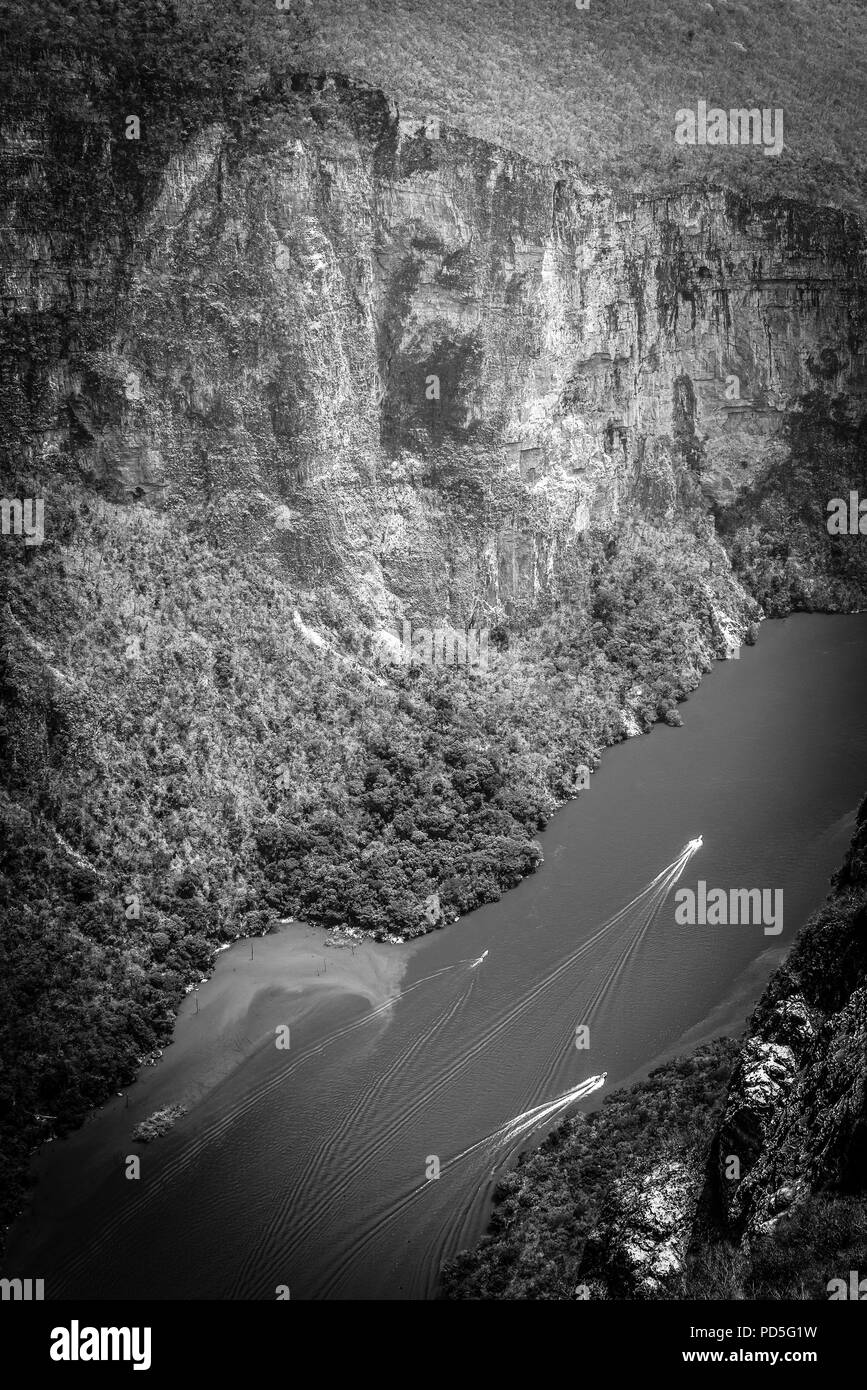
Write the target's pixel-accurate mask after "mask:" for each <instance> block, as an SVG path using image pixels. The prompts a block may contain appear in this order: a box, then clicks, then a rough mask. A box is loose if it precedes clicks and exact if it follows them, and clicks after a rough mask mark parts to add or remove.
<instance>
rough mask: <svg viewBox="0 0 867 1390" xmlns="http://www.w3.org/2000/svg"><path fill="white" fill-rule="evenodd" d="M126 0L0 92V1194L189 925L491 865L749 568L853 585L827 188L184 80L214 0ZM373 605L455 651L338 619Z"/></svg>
mask: <svg viewBox="0 0 867 1390" xmlns="http://www.w3.org/2000/svg"><path fill="white" fill-rule="evenodd" d="M146 19H147V17H146ZM161 22H162V21H161V20H159V18H158V19H157V20H155V21H154V25H155V26H156V27H155V28H154V26H151V27H150V28H149V27H148V25H149V24H150V21H149V19H147V23H146V24H145V30H143V37H142V43H143V44H145V41H147V44H150V45H151V46H150V48H147V46H146V45H145V48H146V53H148V54H150V55H151V56H150V57H149V58H148V63H149V64H150V67H149V68H148V72H149V76H148V77H147V80H144V79H143V78H142V77H141V74H140V73H139V72H138V71H137V68H136V63H137V61H138V57H137V54H136V53H133V52H132V51H131V50H128V49H127V48H124V47H123V46H121V47H120V48H118V51H117V52H116V53H114V54H113V56H112V63H111V65H108V64H106V63H104V62H102V63H101V60H100V59H99V58H98V57H93V55H91V56H90V57H89V58H86V59H84V58H81V57H80V55H79V56H78V57H76V56H75V55H72V56H70V51H69V50H68V46H67V45H66V44H65V41H64V42H61V41H59V40H58V45H59V46H58V47H57V49H56V51H55V50H54V49H51V50H50V51H49V50H45V51H43V47H41V46H40V45H43V42H44V43H48V38H47V37H46V38H44V41H43V39H39V38H37V39H36V40H34V42H33V45H32V46H31V47H32V52H31V53H30V55H29V56H30V58H31V59H33V58H34V55H35V59H36V60H38V62H37V66H36V69H35V72H36V75H35V76H31V75H30V74H29V73H28V71H27V68H26V66H23V65H22V64H19V65H18V66H16V65H15V63H14V61H13V62H12V63H11V64H10V67H9V71H8V72H7V74H6V76H7V79H8V80H7V81H6V82H5V85H4V93H3V98H2V122H3V123H2V149H0V167H2V175H3V178H2V193H0V197H2V202H3V215H2V219H0V276H2V298H0V303H2V318H0V422H2V423H0V465H2V469H3V481H2V487H3V492H4V496H5V497H6V498H7V499H11V498H15V497H17V498H20V499H22V500H24V499H27V498H35V497H38V498H43V499H44V502H45V537H44V541H43V543H42V544H39V545H33V546H29V545H25V543H24V539H23V538H22V537H20V536H18V535H16V534H14V528H13V534H10V535H4V537H3V539H2V564H3V585H4V595H3V597H4V604H3V607H2V610H0V612H2V627H3V631H2V637H3V646H2V670H0V680H2V688H3V694H4V704H5V706H6V712H5V716H4V725H3V763H2V765H3V790H2V801H0V812H2V818H3V829H4V836H5V839H6V843H7V845H8V854H7V859H6V861H5V864H4V875H5V883H4V888H5V890H6V893H7V900H8V901H14V902H15V903H16V904H17V909H18V910H17V914H16V918H15V921H14V924H13V929H12V930H10V932H9V933H8V934H7V936H6V938H5V939H4V941H3V943H2V952H3V955H2V960H0V980H2V988H3V990H4V992H5V996H6V997H5V1000H4V1006H3V1007H2V1008H0V1017H2V1024H0V1027H2V1028H3V1029H5V1030H6V1036H5V1039H4V1038H2V1037H0V1050H2V1053H3V1056H4V1058H6V1057H9V1058H12V1059H13V1063H12V1065H11V1067H10V1068H8V1069H7V1070H6V1071H5V1072H4V1073H3V1074H2V1077H0V1091H2V1095H0V1102H2V1110H0V1113H2V1117H3V1123H4V1126H5V1130H6V1135H7V1142H6V1146H5V1147H6V1151H7V1153H8V1155H9V1159H8V1169H7V1172H6V1178H7V1179H8V1183H7V1186H9V1187H10V1189H11V1191H12V1196H11V1197H10V1198H9V1200H8V1202H7V1203H6V1205H5V1208H4V1210H5V1211H6V1212H7V1213H9V1212H11V1211H12V1210H13V1209H14V1207H15V1205H16V1203H17V1201H18V1199H19V1195H20V1190H19V1183H20V1176H21V1171H22V1169H23V1165H24V1162H25V1159H26V1154H27V1152H28V1151H29V1149H30V1148H31V1147H32V1146H33V1145H34V1144H36V1143H37V1142H39V1141H41V1140H42V1139H44V1138H45V1137H48V1134H49V1132H51V1130H52V1126H54V1127H55V1128H56V1130H57V1132H62V1130H63V1129H64V1128H66V1127H68V1126H69V1125H70V1124H74V1123H77V1122H79V1121H80V1120H81V1119H82V1117H83V1116H84V1115H85V1114H86V1113H87V1110H88V1108H89V1107H90V1106H92V1105H94V1104H96V1103H98V1102H100V1101H101V1100H102V1099H104V1098H105V1096H106V1095H107V1094H109V1093H110V1091H111V1090H112V1089H114V1088H116V1086H117V1085H118V1083H119V1082H122V1081H126V1080H129V1079H130V1077H131V1076H132V1075H133V1074H134V1072H135V1069H136V1067H137V1066H138V1065H140V1064H141V1062H142V1061H143V1060H144V1059H146V1058H148V1057H152V1056H154V1055H155V1054H156V1053H157V1052H158V1049H159V1046H160V1045H161V1044H163V1043H164V1042H165V1040H166V1038H167V1036H168V1035H169V1033H170V1029H171V1022H172V1018H173V1010H174V1009H175V1008H176V1007H177V1004H178V1002H179V1000H180V999H181V998H182V997H183V991H184V988H185V986H186V985H187V984H188V983H189V982H190V981H191V980H193V979H198V978H201V975H202V972H204V971H206V970H207V969H208V968H209V963H210V961H211V960H212V958H213V951H214V949H215V948H216V946H217V945H218V944H224V943H225V941H226V940H230V939H233V938H234V937H236V936H238V935H239V934H243V933H249V932H252V931H266V930H268V929H269V927H270V926H271V925H272V924H273V923H274V922H275V921H276V920H278V919H280V918H283V917H290V916H291V917H301V918H306V919H307V920H311V921H316V922H320V923H322V924H325V925H327V926H334V927H342V926H349V927H351V928H353V929H354V930H357V931H361V932H364V933H367V934H371V935H375V936H377V937H378V938H379V939H384V938H385V937H386V936H392V937H394V936H398V937H400V938H403V937H405V936H410V935H414V934H417V933H418V932H421V931H426V930H429V929H431V928H432V927H436V926H439V925H441V924H442V923H443V922H445V921H447V920H448V921H454V920H456V919H457V918H458V917H459V916H460V915H461V914H462V913H464V912H466V911H468V910H469V909H471V908H472V907H474V906H477V905H478V904H479V903H480V902H484V901H491V900H493V899H495V898H496V897H497V896H498V895H499V893H500V892H501V891H502V890H503V889H504V888H507V887H510V886H513V885H514V884H515V883H517V882H518V881H519V879H520V878H521V877H522V876H523V875H524V874H526V873H529V872H532V871H533V869H534V868H535V867H536V865H537V864H538V862H539V858H540V851H539V848H538V845H536V844H535V841H534V836H535V834H536V832H537V831H538V829H539V828H541V827H542V826H543V825H544V824H545V822H546V819H547V817H548V816H549V815H550V814H551V811H552V810H553V808H554V807H555V806H556V805H557V804H558V802H561V801H562V800H564V799H565V798H566V797H568V796H571V795H574V794H575V793H576V791H577V790H578V789H579V788H581V787H586V786H587V778H588V776H589V771H590V770H592V768H593V767H595V765H596V761H597V760H598V757H599V755H600V753H601V751H602V749H603V748H604V747H605V746H607V745H608V744H610V743H611V742H613V741H615V740H617V739H619V738H623V737H626V736H628V735H631V734H638V733H641V732H642V731H644V730H646V729H648V728H650V727H651V725H652V724H653V722H654V721H655V720H657V719H667V720H668V721H669V722H670V723H675V724H676V723H677V722H678V720H679V716H678V714H677V709H676V706H677V703H678V702H679V701H681V700H683V699H684V698H685V697H686V695H687V694H688V692H689V691H690V690H691V689H694V688H695V686H696V684H697V683H698V681H699V680H700V677H701V674H702V673H703V672H704V671H707V670H708V669H709V668H710V664H711V662H712V661H713V659H715V658H722V657H724V656H726V655H727V654H730V653H731V649H732V647H733V646H736V645H737V643H739V642H740V641H743V640H748V641H749V640H753V638H754V635H755V628H756V624H757V622H758V620H759V619H760V617H761V609H760V606H759V605H760V603H763V604H765V607H766V609H767V611H786V609H787V608H790V607H792V606H798V605H800V606H815V607H821V606H828V607H837V608H841V607H842V608H846V607H855V606H859V605H860V604H861V603H862V602H863V600H864V593H865V588H867V586H865V575H864V571H863V565H862V564H861V562H859V561H857V560H856V559H855V558H854V556H855V550H854V546H855V544H856V540H857V538H854V537H839V538H836V539H834V540H832V539H831V538H829V537H828V535H827V531H826V529H825V509H826V503H827V500H828V498H829V497H831V496H835V495H840V496H846V495H848V490H849V488H850V487H855V486H857V485H858V480H859V477H860V474H859V472H858V469H859V467H861V468H862V471H863V460H862V462H861V464H859V463H858V458H859V454H858V450H859V449H860V447H861V444H862V443H863V430H862V429H861V425H860V422H861V420H862V417H863V415H864V395H865V388H867V375H865V353H867V346H865V344H867V335H865V291H864V285H865V281H864V276H863V268H864V245H865V243H864V237H863V229H862V227H861V226H860V224H859V223H858V222H857V221H856V219H855V218H854V217H853V216H852V215H850V214H843V213H839V212H835V211H834V210H832V209H815V208H810V207H808V206H806V205H803V204H796V203H783V202H779V201H775V202H768V203H759V202H750V201H749V200H748V199H747V198H746V197H745V196H738V197H736V196H734V195H732V194H729V193H726V192H725V191H724V190H722V189H718V188H714V189H711V188H702V187H699V186H696V187H695V188H694V189H690V190H687V191H684V192H683V193H682V194H681V195H679V196H678V197H672V198H668V199H659V200H656V201H653V200H650V199H647V198H641V197H639V196H634V197H614V196H612V195H611V194H610V193H608V192H606V191H605V190H604V189H597V188H593V187H590V186H588V185H587V184H586V183H581V182H580V181H579V180H578V178H577V177H576V176H575V174H574V172H573V171H570V169H569V168H568V167H566V166H553V165H536V164H532V163H529V162H527V161H526V160H525V159H523V158H521V157H519V156H517V155H516V154H514V153H512V152H510V151H508V150H504V149H501V148H497V147H495V146H493V145H490V144H486V143H484V142H482V141H479V140H475V139H472V138H470V137H468V136H466V135H463V134H461V133H459V132H457V131H455V130H452V129H450V128H449V127H448V125H447V124H446V123H437V122H435V121H430V120H428V119H426V118H425V116H424V114H421V115H420V114H419V113H417V112H408V111H401V110H398V108H397V106H396V105H395V103H394V102H392V101H390V100H389V99H388V98H387V97H386V96H384V95H382V94H381V93H379V92H377V91H375V90H373V89H371V88H367V87H364V86H360V85H353V84H351V83H349V82H348V81H346V80H345V79H343V78H341V77H339V76H318V77H311V76H304V75H296V76H294V77H292V78H291V79H287V80H285V81H284V80H283V79H278V78H275V77H274V76H273V75H272V74H271V73H269V72H268V71H264V70H263V71H262V72H252V71H246V70H245V72H244V75H243V80H242V81H241V80H240V79H239V84H240V85H239V84H238V83H236V85H235V87H233V88H232V91H231V99H228V98H227V99H226V100H223V99H222V98H219V99H218V98H217V97H216V96H215V92H216V91H218V90H219V91H221V90H222V88H221V87H220V81H221V80H222V79H221V78H220V72H222V69H219V70H218V69H217V68H215V67H214V66H213V65H214V64H215V63H218V62H219V61H222V58H223V50H224V49H225V50H226V51H227V52H229V50H230V49H231V44H230V43H228V40H227V41H226V43H224V42H223V40H224V39H225V37H226V36H225V34H221V33H216V32H215V38H214V50H213V52H209V53H208V54H207V55H203V54H201V53H199V52H198V51H197V52H196V53H194V54H193V55H192V56H190V55H186V60H185V62H184V63H181V64H180V66H179V65H178V62H177V61H176V59H177V55H176V54H175V51H174V49H173V48H172V47H171V43H173V42H175V40H174V39H172V38H171V34H173V33H174V30H171V32H170V30H169V29H167V30H166V33H165V36H161V34H160V33H159V23H161ZM145 31H146V32H145ZM101 32H102V31H100V33H101ZM163 37H164V38H165V43H166V45H167V47H166V50H165V54H164V55H163V57H162V58H160V57H159V54H160V51H161V50H160V45H161V43H162V39H163ZM236 40H237V36H236ZM98 41H99V40H97V39H95V40H94V43H97V42H98ZM94 51H95V52H96V50H94ZM214 53H216V54H217V57H216V58H215V57H214ZM46 54H47V56H46ZM230 57H231V53H230ZM206 59H207V61H206ZM228 61H229V59H228V58H227V59H226V62H228ZM209 63H210V64H211V65H212V66H211V67H209V66H208V64H209ZM40 64H41V66H39V65H40ZM215 72H216V73H217V75H216V77H214V76H213V74H214V73H215ZM235 76H236V77H237V73H236V74H235ZM233 80H234V79H233ZM173 84H174V85H173ZM133 115H134V116H135V120H136V121H137V122H138V127H136V126H135V125H132V126H131V125H130V119H131V116H133ZM130 134H131V135H134V136H137V138H127V137H128V135H130ZM792 498H794V499H795V500H794V501H792ZM793 511H794V512H796V513H797V525H798V528H799V529H798V531H797V534H795V532H794V531H793V529H792V526H791V522H792V514H793ZM721 536H722V538H723V539H721V538H720V537H721ZM723 540H724V541H725V544H723ZM730 555H731V556H733V557H734V562H735V569H733V568H732V564H731V562H730V558H729V557H730ZM757 600H758V601H757ZM403 620H408V621H411V623H412V624H413V626H414V627H422V628H425V629H436V628H438V627H441V626H444V625H451V626H454V627H456V628H460V629H463V628H465V627H468V626H474V627H476V628H478V627H488V628H489V629H490V651H491V653H492V661H491V670H490V672H488V673H486V676H487V678H486V679H484V680H477V679H475V677H474V675H473V673H472V672H468V671H466V670H462V669H457V668H455V669H451V670H443V669H439V670H430V669H427V668H426V666H425V663H424V662H421V663H420V664H418V663H417V664H416V665H415V666H414V667H413V668H412V669H411V670H410V669H408V668H407V667H406V666H404V667H394V666H389V665H388V663H387V662H383V660H382V653H383V651H384V650H385V648H384V646H383V643H384V642H385V644H386V647H387V644H388V642H389V640H391V641H392V642H393V641H394V638H395V635H396V634H397V633H398V632H399V630H400V629H399V624H400V623H401V622H402V621H403ZM61 1034H62V1036H63V1038H64V1046H63V1048H62V1049H60V1050H59V1051H55V1050H53V1049H51V1048H47V1046H46V1039H47V1038H52V1037H57V1036H60V1035H61ZM783 1046H785V1047H787V1048H792V1047H793V1046H794V1043H793V1042H792V1041H786V1042H785V1044H782V1043H781V1044H780V1047H781V1048H782V1047H783ZM780 1056H781V1057H783V1056H785V1059H787V1058H788V1054H787V1053H786V1054H783V1053H782V1052H781V1053H780ZM781 1065H782V1064H781ZM786 1065H788V1062H787V1061H786ZM783 1069H784V1070H785V1066H784V1068H783ZM780 1084H782V1082H780ZM45 1117H47V1119H46V1118H45Z"/></svg>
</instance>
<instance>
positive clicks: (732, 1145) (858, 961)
mask: <svg viewBox="0 0 867 1390" xmlns="http://www.w3.org/2000/svg"><path fill="white" fill-rule="evenodd" d="M865 928H867V802H865V803H863V804H862V806H861V809H860V811H859V814H858V822H857V828H856V833H855V838H854V840H853V843H852V847H851V849H850V851H849V854H848V856H847V858H846V861H845V863H844V865H843V868H842V869H841V870H840V872H839V873H838V874H837V876H836V878H835V881H834V892H833V893H832V896H831V898H830V899H829V901H828V903H827V904H826V906H825V907H824V908H823V909H822V910H821V911H820V912H819V913H818V914H817V915H816V916H815V917H814V918H813V919H812V921H811V922H810V923H809V925H808V926H807V927H806V928H805V930H804V931H803V932H802V934H801V936H800V937H799V938H798V941H797V943H796V945H795V946H794V948H793V950H792V952H791V954H790V956H789V958H788V960H787V961H786V963H785V965H783V966H782V967H781V968H780V970H778V971H777V973H776V974H775V975H774V976H773V978H772V979H771V981H770V983H769V985H768V988H767V990H766V992H765V994H764V996H763V997H762V999H761V1001H760V1003H759V1005H758V1008H757V1010H756V1013H755V1015H754V1016H753V1019H752V1021H751V1025H750V1030H749V1034H748V1036H747V1039H746V1041H745V1044H744V1047H743V1051H742V1052H741V1055H740V1057H739V1059H738V1062H737V1065H736V1067H735V1070H734V1074H733V1076H732V1082H731V1086H730V1089H729V1094H728V1098H727V1101H726V1106H725V1110H724V1113H723V1115H722V1118H721V1121H720V1124H719V1128H718V1131H717V1134H716V1135H715V1138H714V1144H713V1147H712V1154H711V1176H710V1179H709V1184H708V1190H707V1192H706V1202H707V1203H708V1204H709V1205H710V1207H711V1209H715V1210H716V1212H717V1220H718V1222H719V1225H720V1227H721V1229H722V1230H723V1231H725V1232H726V1233H727V1234H729V1235H733V1236H735V1237H738V1238H740V1237H742V1236H744V1235H746V1236H748V1237H749V1236H750V1235H751V1234H754V1233H761V1232H763V1231H767V1230H768V1229H770V1228H771V1227H772V1226H773V1225H774V1224H775V1222H776V1221H777V1220H779V1218H780V1216H781V1215H782V1214H783V1213H784V1212H788V1211H790V1210H791V1209H792V1208H793V1207H796V1206H797V1205H798V1204H799V1203H801V1202H803V1201H804V1199H805V1198H807V1197H808V1196H809V1195H810V1194H811V1193H814V1192H829V1193H842V1194H852V1193H858V1192H862V1191H863V1190H864V1175H865V1172H867V988H865V979H867V934H865ZM733 1159H736V1160H737V1162H736V1163H735V1162H733V1161H732V1160H733Z"/></svg>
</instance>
